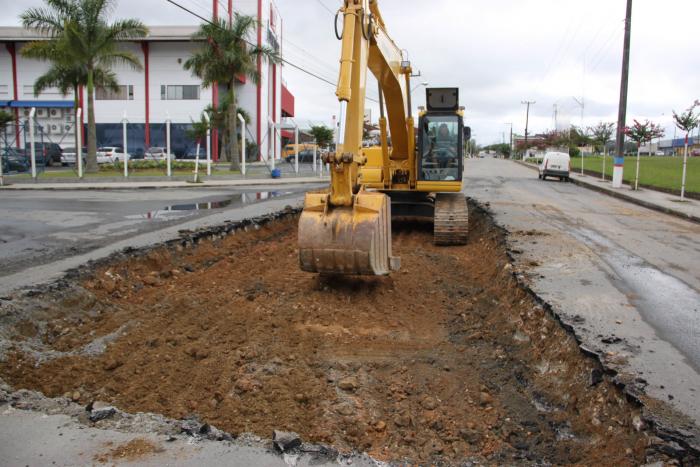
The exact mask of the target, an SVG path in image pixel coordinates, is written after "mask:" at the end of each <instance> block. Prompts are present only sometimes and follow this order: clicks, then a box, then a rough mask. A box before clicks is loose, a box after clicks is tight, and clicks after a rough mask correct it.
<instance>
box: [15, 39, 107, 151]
mask: <svg viewBox="0 0 700 467" xmlns="http://www.w3.org/2000/svg"><path fill="white" fill-rule="evenodd" d="M42 49H43V48H31V47H25V48H24V49H22V55H23V56H25V57H30V58H38V59H43V60H53V64H52V65H51V67H50V68H49V69H48V71H47V72H46V73H44V74H43V75H41V76H39V77H38V78H37V79H36V81H35V82H34V96H35V97H36V96H38V95H39V94H41V93H42V91H44V90H46V89H48V88H58V90H59V92H60V93H61V94H62V95H63V96H64V97H65V96H67V95H68V93H69V92H70V91H73V100H74V101H73V110H74V112H75V125H74V128H73V130H74V131H73V136H74V139H75V147H76V148H77V147H78V131H80V126H81V123H80V121H79V120H78V107H79V106H80V102H79V97H80V96H79V94H78V91H79V89H80V86H84V85H86V84H87V69H86V68H85V67H82V66H80V65H71V64H65V63H62V62H61V59H60V58H58V57H60V52H57V53H54V54H50V55H48V56H46V55H44V53H45V50H42ZM95 84H96V85H98V86H100V87H101V88H105V89H110V90H112V91H115V92H116V91H119V83H118V82H117V76H116V74H115V73H114V72H112V71H110V70H103V69H102V68H96V69H95Z"/></svg>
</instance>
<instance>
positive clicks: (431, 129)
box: [417, 88, 464, 182]
mask: <svg viewBox="0 0 700 467" xmlns="http://www.w3.org/2000/svg"><path fill="white" fill-rule="evenodd" d="M426 104H427V110H426V111H424V112H422V113H421V115H420V117H419V120H418V147H417V150H418V181H419V182H420V181H430V182H461V181H462V172H463V169H464V167H463V154H462V153H463V149H462V148H463V145H464V121H463V118H462V115H461V111H460V109H459V89H457V88H429V89H427V90H426Z"/></svg>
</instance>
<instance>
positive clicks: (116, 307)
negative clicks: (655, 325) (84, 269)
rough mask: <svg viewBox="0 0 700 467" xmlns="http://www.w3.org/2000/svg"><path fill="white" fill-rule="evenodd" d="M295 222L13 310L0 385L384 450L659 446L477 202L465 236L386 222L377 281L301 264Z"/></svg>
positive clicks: (415, 453) (118, 265) (595, 456)
mask: <svg viewBox="0 0 700 467" xmlns="http://www.w3.org/2000/svg"><path fill="white" fill-rule="evenodd" d="M297 219H298V217H297V216H296V215H295V214H294V213H290V214H288V215H286V216H282V217H281V218H280V219H276V220H272V221H270V222H267V223H265V224H264V225H262V226H256V228H253V227H252V226H251V227H250V228H247V229H246V230H245V231H244V229H239V230H237V231H235V234H232V235H226V236H224V235H221V236H218V235H217V237H216V238H215V239H213V240H212V239H207V240H203V241H200V242H198V244H196V245H193V246H189V247H188V246H187V245H186V246H185V247H183V246H182V245H181V244H179V243H178V244H177V246H175V244H171V245H169V246H161V247H158V248H155V249H152V250H150V251H140V252H132V253H130V254H126V255H122V256H119V257H118V258H116V259H113V260H111V261H110V262H108V263H105V264H101V265H97V266H94V267H92V268H90V271H89V274H82V275H81V276H79V277H80V280H79V282H80V283H79V284H78V285H72V286H62V287H58V288H57V290H52V291H49V292H46V293H44V294H40V295H39V296H36V297H29V298H26V299H25V301H24V302H22V303H21V304H20V303H16V304H14V305H13V308H12V310H10V311H8V310H5V311H4V312H3V314H2V320H1V322H0V337H1V339H0V341H1V342H0V352H1V354H0V358H1V360H2V361H1V362H0V377H1V378H2V379H3V380H4V381H5V382H7V383H8V384H10V385H11V386H12V387H13V388H14V389H21V388H26V389H33V390H38V391H41V392H43V393H44V394H45V395H47V396H49V397H59V396H63V395H68V396H69V397H72V398H74V399H76V400H77V401H79V402H80V403H83V404H88V403H90V402H92V401H95V400H99V401H104V402H107V403H110V404H113V405H115V406H117V407H118V408H120V409H121V410H124V411H127V412H153V413H159V414H163V415H165V416H167V417H172V418H175V419H182V418H187V417H193V416H194V417H197V418H198V419H199V420H200V421H202V422H206V423H209V424H211V425H214V426H216V427H217V428H219V429H221V430H225V431H227V432H229V433H231V434H232V435H234V436H236V435H238V434H241V433H244V432H252V433H255V434H258V435H260V436H263V437H266V438H267V437H269V436H270V435H271V433H272V431H273V430H275V429H278V430H286V431H294V432H297V433H299V434H300V435H301V437H302V438H303V439H304V440H305V441H310V442H315V443H325V444H328V445H332V446H333V447H334V448H336V449H339V450H341V451H366V452H368V453H369V454H370V455H372V456H373V457H375V458H377V459H380V460H384V461H408V462H413V463H428V462H435V463H440V462H444V463H447V464H457V463H461V462H466V461H470V460H471V461H478V462H487V463H498V464H502V463H519V462H525V463H541V464H586V465H638V464H643V463H645V462H649V461H653V460H658V459H661V460H663V459H666V458H667V457H666V455H665V454H664V451H663V449H660V448H658V449H655V448H654V446H655V443H656V444H658V443H661V440H660V439H659V438H656V437H655V436H654V435H653V433H651V432H650V431H649V428H648V427H646V426H645V423H644V421H642V419H641V418H640V410H639V407H637V406H636V405H635V404H634V403H633V402H631V401H628V400H626V398H625V396H624V395H623V394H622V393H621V391H620V390H619V389H618V388H616V387H615V386H613V385H612V384H611V383H610V382H609V381H608V379H607V377H605V376H604V375H603V373H602V372H601V370H600V367H599V366H598V364H597V362H595V361H594V360H592V359H590V358H588V357H586V356H585V355H583V354H582V352H581V350H580V349H579V347H578V345H577V343H576V341H575V340H574V338H573V337H571V336H570V335H569V334H568V333H567V332H566V331H565V330H564V329H563V328H562V327H561V326H560V325H559V323H558V322H557V321H556V320H555V319H554V318H552V316H551V315H550V313H548V312H547V311H546V310H545V309H544V308H543V307H542V306H541V305H540V304H538V303H537V302H536V300H535V299H534V298H533V297H532V296H531V295H530V294H529V293H528V292H526V291H525V290H524V289H522V288H521V287H520V286H519V285H518V284H517V281H516V279H515V278H514V276H513V274H512V271H511V265H510V262H509V259H508V256H507V253H506V248H505V242H504V238H503V233H502V232H501V231H500V230H499V229H497V228H496V227H495V226H494V225H493V224H492V222H491V220H490V218H489V217H488V216H487V215H486V214H485V213H484V212H483V211H481V210H479V209H474V207H473V206H472V207H471V229H470V234H469V243H468V245H466V246H462V247H436V246H434V245H433V244H432V231H431V229H430V227H427V228H421V227H418V228H416V227H411V228H408V227H406V226H395V228H394V237H393V240H394V250H395V253H396V254H397V255H398V256H400V257H401V260H402V269H401V271H400V272H398V273H395V274H393V275H391V276H390V277H380V278H347V277H321V276H318V275H315V274H307V273H303V272H301V271H300V270H299V266H298V253H297V249H296V224H297Z"/></svg>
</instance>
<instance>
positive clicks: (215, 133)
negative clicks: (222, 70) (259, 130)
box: [207, 0, 231, 162]
mask: <svg viewBox="0 0 700 467" xmlns="http://www.w3.org/2000/svg"><path fill="white" fill-rule="evenodd" d="M212 3H213V6H212V11H213V15H212V16H213V17H214V21H216V20H217V19H219V2H218V1H217V0H212ZM230 13H231V8H230V7H229V14H230ZM211 105H212V107H214V109H218V108H219V83H217V82H214V84H212V87H211ZM209 143H210V142H209V141H207V144H209ZM211 155H212V159H213V160H214V162H218V161H219V130H217V129H216V128H214V129H213V130H212V132H211Z"/></svg>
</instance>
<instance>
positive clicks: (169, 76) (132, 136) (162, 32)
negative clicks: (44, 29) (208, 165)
mask: <svg viewBox="0 0 700 467" xmlns="http://www.w3.org/2000/svg"><path fill="white" fill-rule="evenodd" d="M255 3H257V5H254V4H253V2H241V5H240V7H235V9H236V11H238V12H240V13H242V14H246V15H253V16H256V17H257V18H259V20H260V25H261V27H259V28H258V30H257V31H256V33H255V37H252V38H251V40H254V41H256V42H257V43H258V44H263V45H266V46H269V47H272V48H274V49H277V50H278V51H279V52H280V54H281V53H282V50H281V45H280V44H281V43H282V37H281V34H282V28H281V24H282V19H281V17H280V15H279V12H278V10H277V7H276V5H275V4H274V2H273V1H272V0H257V2H255ZM213 4H214V8H215V11H214V13H215V14H217V13H218V12H216V8H218V6H217V5H218V2H217V1H216V0H214V2H213ZM196 30H197V27H196V26H153V27H151V28H150V33H149V35H148V36H147V37H145V38H144V39H143V40H139V41H136V42H125V43H124V44H123V47H124V48H125V49H127V50H129V51H131V52H132V53H133V54H134V55H136V56H137V57H138V58H139V59H140V60H141V63H142V64H143V70H133V69H130V68H127V67H126V66H118V67H115V68H114V70H113V71H115V72H116V73H117V79H118V81H119V84H120V86H121V91H120V92H119V93H111V92H105V91H104V90H101V89H98V90H96V93H95V119H96V123H97V145H98V146H112V145H121V144H122V121H123V119H124V118H125V116H126V119H127V121H128V122H129V124H128V132H127V133H128V148H129V152H130V153H136V152H138V151H143V150H145V149H147V148H148V147H151V146H165V137H166V136H165V134H166V131H165V122H166V120H168V119H169V120H170V121H171V145H172V148H173V151H174V152H175V153H176V154H181V153H183V152H185V151H187V150H189V149H190V148H191V147H192V146H193V145H194V142H193V141H192V140H191V139H190V138H188V137H187V135H186V129H187V128H188V127H189V125H190V124H191V122H192V120H199V118H200V115H201V112H202V111H203V110H204V108H205V107H207V106H208V105H211V104H212V103H213V102H219V99H220V97H222V96H223V95H224V94H225V93H226V87H225V85H219V86H218V87H213V88H203V87H202V86H201V82H200V80H199V79H198V78H196V77H193V76H192V74H191V73H190V72H189V71H186V70H185V69H184V68H183V66H182V65H183V63H184V62H185V61H186V60H187V58H188V57H189V56H190V55H191V54H192V53H193V52H194V51H195V50H196V49H197V48H198V47H200V46H201V44H198V43H195V42H193V41H191V40H190V37H191V35H192V34H193V33H194V32H195V31H196ZM41 39H42V37H41V36H39V35H38V34H37V33H36V32H34V31H28V30H25V29H23V28H21V27H0V108H3V107H4V108H5V110H7V109H9V110H11V111H12V112H13V113H15V115H16V120H17V121H18V122H21V121H23V120H26V116H28V113H29V109H30V108H31V107H35V108H36V109H37V113H36V115H37V122H38V124H39V125H41V127H42V133H43V139H44V141H47V140H48V141H51V142H57V143H59V144H61V145H62V146H63V147H67V146H74V142H73V136H72V133H73V129H72V125H73V120H74V117H73V115H74V111H73V108H74V96H73V93H72V92H71V93H70V94H69V95H67V96H62V95H61V94H60V93H59V92H58V90H56V89H49V90H47V91H46V92H44V93H42V94H40V95H39V96H34V90H33V85H34V81H35V80H36V78H38V77H39V76H40V75H41V74H43V73H44V72H45V71H46V70H47V69H48V68H49V63H47V62H41V61H36V60H32V59H27V58H24V57H23V56H22V54H21V51H22V48H23V47H24V46H25V45H26V44H27V43H28V42H29V41H32V40H41ZM259 66H260V76H261V80H260V83H259V84H258V85H255V84H253V83H251V82H250V81H249V80H245V79H238V80H237V90H236V92H237V96H238V104H239V106H240V107H242V108H244V109H245V110H246V111H247V112H248V114H249V115H250V117H251V120H252V121H251V122H250V124H249V125H248V128H247V131H246V139H247V140H248V141H253V142H255V143H257V145H258V150H257V151H255V152H254V153H253V154H249V158H250V159H260V158H262V159H268V158H269V157H273V156H276V157H279V154H280V149H281V144H282V142H281V138H282V137H285V136H289V133H287V132H284V131H280V130H275V128H276V125H277V126H278V125H279V123H280V122H282V118H283V116H286V117H291V116H294V97H293V96H292V94H291V93H290V92H289V91H288V90H287V89H286V87H285V86H284V84H283V80H282V66H281V65H279V64H277V65H275V64H270V63H266V62H265V61H261V62H260V64H259ZM78 101H79V104H78V105H79V106H80V107H81V108H82V109H83V123H85V122H86V120H87V95H86V90H85V89H81V90H80V91H79V95H78ZM85 126H86V125H85V124H84V132H85ZM17 133H18V134H17V135H15V144H17V145H18V146H21V145H23V139H24V138H23V135H22V134H19V131H18V132H17ZM84 134H85V133H84ZM215 136H216V135H215ZM212 153H213V154H218V138H213V139H212Z"/></svg>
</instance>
